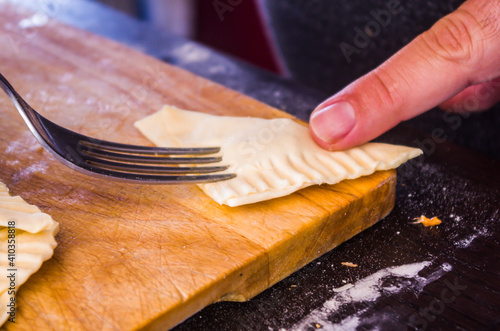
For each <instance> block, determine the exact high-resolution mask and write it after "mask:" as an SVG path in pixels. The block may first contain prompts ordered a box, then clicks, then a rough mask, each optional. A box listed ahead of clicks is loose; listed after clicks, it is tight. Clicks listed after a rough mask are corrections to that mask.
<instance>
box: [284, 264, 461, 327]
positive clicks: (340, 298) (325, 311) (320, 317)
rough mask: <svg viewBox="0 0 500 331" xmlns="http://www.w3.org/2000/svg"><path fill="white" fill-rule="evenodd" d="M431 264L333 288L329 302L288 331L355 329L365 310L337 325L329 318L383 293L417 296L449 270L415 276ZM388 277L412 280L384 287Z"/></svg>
mask: <svg viewBox="0 0 500 331" xmlns="http://www.w3.org/2000/svg"><path fill="white" fill-rule="evenodd" d="M430 264H431V262H430V261H423V262H418V263H412V264H406V265H402V266H395V267H389V268H385V269H382V270H379V271H377V272H376V273H374V274H372V275H370V276H368V277H366V278H363V279H360V280H358V281H357V282H355V283H354V284H351V283H349V284H346V285H344V286H342V287H339V288H335V289H333V292H334V293H335V294H334V295H333V297H332V298H331V299H329V300H328V301H327V302H325V303H324V304H323V306H322V307H320V308H318V309H315V310H313V311H312V312H311V313H310V314H309V315H307V316H306V317H304V318H303V319H302V320H301V321H300V322H298V323H297V324H295V325H294V326H293V327H292V328H291V329H292V330H304V329H307V328H310V327H311V326H314V325H315V324H316V323H318V324H320V325H321V327H322V330H342V331H343V330H355V329H356V328H357V326H359V325H360V323H361V322H362V317H361V315H362V314H363V313H365V312H366V311H367V310H368V308H365V309H362V310H359V311H358V312H356V313H355V314H353V315H352V316H349V317H347V318H345V319H344V320H342V321H340V322H339V323H332V322H330V321H329V319H328V317H329V316H331V315H332V314H335V312H336V311H338V310H339V309H340V308H341V307H342V306H344V305H351V304H353V303H358V302H374V301H376V300H377V299H378V298H379V297H380V296H382V295H383V294H384V295H387V294H395V293H398V292H400V291H402V290H403V289H405V288H410V289H412V290H413V291H415V292H416V293H420V292H422V290H423V288H424V287H425V286H426V285H427V284H429V283H431V282H433V281H435V280H436V279H438V278H440V277H441V276H442V275H444V274H445V273H446V272H449V271H450V270H451V268H452V267H451V265H449V264H447V263H445V264H443V265H441V266H440V268H438V269H437V270H436V271H434V272H432V273H431V274H430V275H429V276H427V278H425V277H421V276H419V275H418V273H419V272H420V271H421V270H422V269H424V268H425V267H427V266H429V265H430ZM389 277H391V278H405V279H408V278H411V279H412V280H413V281H412V282H411V283H410V284H408V283H405V282H400V283H394V282H387V284H388V285H387V284H386V282H385V280H386V279H388V278H389Z"/></svg>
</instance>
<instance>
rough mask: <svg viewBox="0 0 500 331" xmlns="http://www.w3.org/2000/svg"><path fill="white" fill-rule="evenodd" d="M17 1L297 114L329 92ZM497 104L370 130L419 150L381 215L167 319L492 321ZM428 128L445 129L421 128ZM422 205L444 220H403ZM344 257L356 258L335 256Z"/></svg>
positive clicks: (494, 326) (498, 290) (367, 324)
mask: <svg viewBox="0 0 500 331" xmlns="http://www.w3.org/2000/svg"><path fill="white" fill-rule="evenodd" d="M16 2H17V3H19V4H20V5H21V4H22V5H26V6H29V7H31V8H32V9H34V10H36V11H38V12H45V13H46V14H48V15H49V16H52V17H55V18H56V19H58V20H60V21H63V22H65V23H68V24H71V25H74V26H77V27H80V28H82V29H85V30H88V31H92V32H94V33H97V34H100V35H103V36H106V37H108V38H111V39H114V40H117V41H119V42H122V43H124V44H126V45H129V46H131V47H133V48H136V49H139V50H141V51H143V52H145V53H148V54H150V55H152V56H154V57H157V58H159V59H162V60H164V61H167V62H169V63H172V64H175V65H178V66H180V67H182V68H185V69H187V70H189V71H192V72H194V73H196V74H197V75H200V76H204V77H207V78H209V79H211V80H213V81H216V82H219V83H221V84H223V85H225V86H227V87H230V88H232V89H235V90H238V91H240V92H242V93H244V94H247V95H249V96H252V97H254V98H256V99H258V100H261V101H263V102H265V103H267V104H270V105H272V106H274V107H277V108H280V109H283V110H285V111H287V112H290V113H292V114H294V115H296V116H297V117H299V118H302V119H304V120H307V118H308V115H309V113H310V111H311V110H312V109H313V108H314V107H315V106H316V105H317V104H318V103H319V102H320V101H321V100H323V99H324V98H326V97H327V96H328V94H327V93H325V92H321V91H318V90H315V89H313V88H310V87H306V86H303V85H301V84H298V83H296V82H294V81H292V80H289V79H285V78H280V77H277V76H275V75H273V74H270V73H267V72H264V71H262V70H259V69H258V68H255V67H253V66H251V65H249V64H246V63H243V62H240V61H238V60H236V59H234V58H231V57H228V56H225V55H223V54H220V53H218V52H216V51H214V50H211V49H209V48H207V47H204V46H202V45H199V44H197V43H195V42H193V41H190V40H187V39H184V38H181V37H178V36H173V35H169V34H167V33H165V32H162V31H160V30H158V29H156V28H155V27H152V26H150V25H148V24H146V23H143V22H140V21H137V20H134V19H132V18H130V17H127V16H125V15H123V14H120V13H118V12H115V11H113V10H110V9H108V8H106V7H104V6H102V5H98V4H95V3H91V2H87V1H83V0H73V1H53V4H52V5H50V6H49V5H47V4H48V3H51V2H50V1H48V2H47V1H16ZM30 3H31V4H30ZM190 54H197V56H196V57H194V56H189V55H190ZM497 108H498V107H497ZM498 113H499V112H498V111H497V110H496V111H490V112H488V113H483V114H477V115H472V116H470V117H468V118H464V117H463V116H460V115H455V116H459V117H456V118H455V119H454V120H453V121H450V120H447V118H446V117H443V114H442V113H441V112H440V111H438V110H432V111H431V112H429V113H427V114H425V115H423V116H420V117H419V118H417V119H414V120H412V121H409V122H407V123H403V124H401V125H399V126H398V127H396V128H394V129H393V130H391V131H389V132H388V133H386V134H385V135H383V136H382V137H380V138H379V139H378V140H379V141H384V142H391V143H398V144H406V145H412V146H420V147H421V148H423V149H424V152H425V154H424V155H423V156H422V157H420V158H419V159H417V160H416V161H414V162H409V163H407V164H406V165H405V166H403V167H401V168H400V169H398V176H399V178H398V184H397V185H398V186H397V196H396V206H395V208H394V210H393V211H392V213H391V214H390V215H389V216H388V217H386V218H385V219H384V220H382V221H381V222H379V223H378V224H376V225H374V226H373V227H371V228H370V229H368V230H366V231H364V232H363V233H361V234H359V235H357V236H356V237H354V238H352V239H351V240H349V241H348V242H346V243H344V244H342V245H341V246H339V247H337V248H335V249H334V250H332V251H331V252H330V253H327V254H325V255H324V256H322V257H321V258H319V259H317V260H316V261H313V262H312V263H310V264H309V265H307V266H305V267H304V268H302V269H301V270H299V271H297V272H295V273H294V274H293V275H291V276H289V277H288V278H286V279H284V280H283V281H281V282H280V283H278V284H276V285H275V286H273V287H272V288H270V289H268V290H267V291H265V292H263V293H262V294H260V295H258V296H257V297H255V298H254V299H252V300H250V301H248V302H244V303H231V302H221V303H217V304H213V305H211V306H209V307H207V308H205V309H203V310H202V311H200V312H199V313H198V314H196V315H194V316H192V317H191V318H189V319H188V320H186V321H185V322H184V323H182V324H180V325H179V326H177V327H176V330H288V329H296V330H314V329H318V328H322V329H327V330H355V329H358V330H374V329H378V330H402V329H406V328H409V329H422V330H424V329H427V330H448V329H450V330H451V329H454V330H455V329H458V330H499V329H500V263H499V262H498V261H499V258H500V253H499V252H500V209H499V208H500V207H499V204H500V176H499V169H500V161H498V159H500V151H499V150H498V146H499V141H500V139H499V130H498V124H499V123H500V117H499V116H498ZM457 123H459V124H457ZM452 124H453V125H452ZM437 128H439V129H441V130H443V131H444V132H445V133H446V135H447V137H448V140H446V141H443V140H440V139H436V137H435V136H432V135H431V134H429V133H430V132H432V130H435V129H437ZM460 145H462V146H460ZM464 146H466V147H464ZM422 214H424V215H427V216H438V217H439V218H441V219H442V220H443V223H442V224H441V225H439V226H436V227H432V228H426V227H423V226H422V225H414V224H411V220H412V219H413V218H415V217H418V216H420V215H422ZM345 261H350V262H353V263H356V264H358V267H357V268H350V267H346V266H343V265H341V262H345Z"/></svg>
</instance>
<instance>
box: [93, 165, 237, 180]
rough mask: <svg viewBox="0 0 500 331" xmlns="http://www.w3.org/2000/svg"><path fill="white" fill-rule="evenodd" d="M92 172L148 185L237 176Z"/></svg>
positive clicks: (102, 170) (96, 168) (97, 170)
mask: <svg viewBox="0 0 500 331" xmlns="http://www.w3.org/2000/svg"><path fill="white" fill-rule="evenodd" d="M90 170H91V171H92V172H93V173H95V174H100V175H104V176H106V177H107V178H109V177H113V178H114V179H116V180H121V181H127V182H131V181H132V182H137V183H142V184H144V183H147V184H190V183H191V184H197V183H213V182H218V181H222V180H228V179H232V178H235V177H236V174H217V175H213V174H212V175H147V174H134V173H127V172H121V171H114V170H107V169H102V168H99V167H95V166H90Z"/></svg>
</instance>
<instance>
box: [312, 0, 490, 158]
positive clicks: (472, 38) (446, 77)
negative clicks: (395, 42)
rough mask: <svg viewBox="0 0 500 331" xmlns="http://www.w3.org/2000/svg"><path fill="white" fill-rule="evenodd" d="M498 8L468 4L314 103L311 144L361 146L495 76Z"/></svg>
mask: <svg viewBox="0 0 500 331" xmlns="http://www.w3.org/2000/svg"><path fill="white" fill-rule="evenodd" d="M499 25H500V6H498V2H497V1H491V0H469V1H467V2H465V3H464V4H463V5H462V6H461V7H460V8H458V9H457V10H456V11H455V12H453V13H451V14H449V15H448V16H445V17H444V18H442V19H441V20H439V21H438V22H437V23H436V24H435V25H434V26H433V27H432V28H431V29H430V30H428V31H426V32H425V33H423V34H422V35H420V36H418V37H417V38H415V40H413V41H412V42H411V43H410V44H408V45H407V46H406V47H404V48H403V49H401V50H400V51H399V52H398V53H396V54H395V55H394V56H392V57H391V58H390V59H388V60H387V61H386V62H385V63H383V64H382V65H381V66H380V67H378V68H376V69H375V70H373V71H372V72H370V73H368V74H366V75H365V76H363V77H361V78H360V79H358V80H356V81H354V82H353V83H351V84H350V85H349V86H347V87H346V88H344V89H343V90H342V91H340V92H339V93H338V94H336V95H334V96H333V97H331V98H329V99H327V100H326V101H324V102H323V103H322V104H320V105H319V106H318V107H317V108H316V109H315V111H314V112H313V113H312V115H311V119H310V128H311V134H312V136H313V138H314V140H315V141H316V142H317V143H318V144H319V145H320V146H321V147H323V148H326V149H328V150H342V149H347V148H350V147H353V146H357V145H359V144H362V143H365V142H367V141H369V140H371V139H373V138H375V137H377V136H379V135H380V134H382V133H384V132H385V131H387V130H389V129H390V128H392V127H394V126H395V125H397V124H398V123H399V122H401V121H404V120H407V119H410V118H412V117H414V116H416V115H418V114H421V113H423V112H424V111H426V110H428V109H431V108H433V107H435V106H437V105H438V104H440V103H442V102H444V101H446V100H448V99H450V98H451V97H453V96H454V95H456V94H457V93H458V92H460V91H461V90H463V89H464V88H466V87H467V86H469V85H471V84H479V83H481V82H484V81H488V80H491V79H493V78H495V77H499V76H500V61H498V54H500V38H499V31H500V27H499Z"/></svg>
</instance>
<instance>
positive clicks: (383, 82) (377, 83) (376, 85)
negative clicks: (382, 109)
mask: <svg viewBox="0 0 500 331" xmlns="http://www.w3.org/2000/svg"><path fill="white" fill-rule="evenodd" d="M372 74H373V75H372V78H373V80H372V83H373V84H372V89H373V90H374V91H375V94H376V97H377V98H378V99H379V100H377V101H378V103H379V104H381V105H386V106H388V107H391V108H399V106H401V105H402V104H403V103H404V100H403V99H404V98H403V95H402V93H401V92H400V91H401V90H402V89H401V86H399V84H401V83H404V79H401V77H392V76H391V75H390V74H389V72H388V71H386V70H384V68H383V67H379V68H377V69H376V70H375V71H373V73H372ZM396 78H397V79H396ZM398 82H399V83H398Z"/></svg>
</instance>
